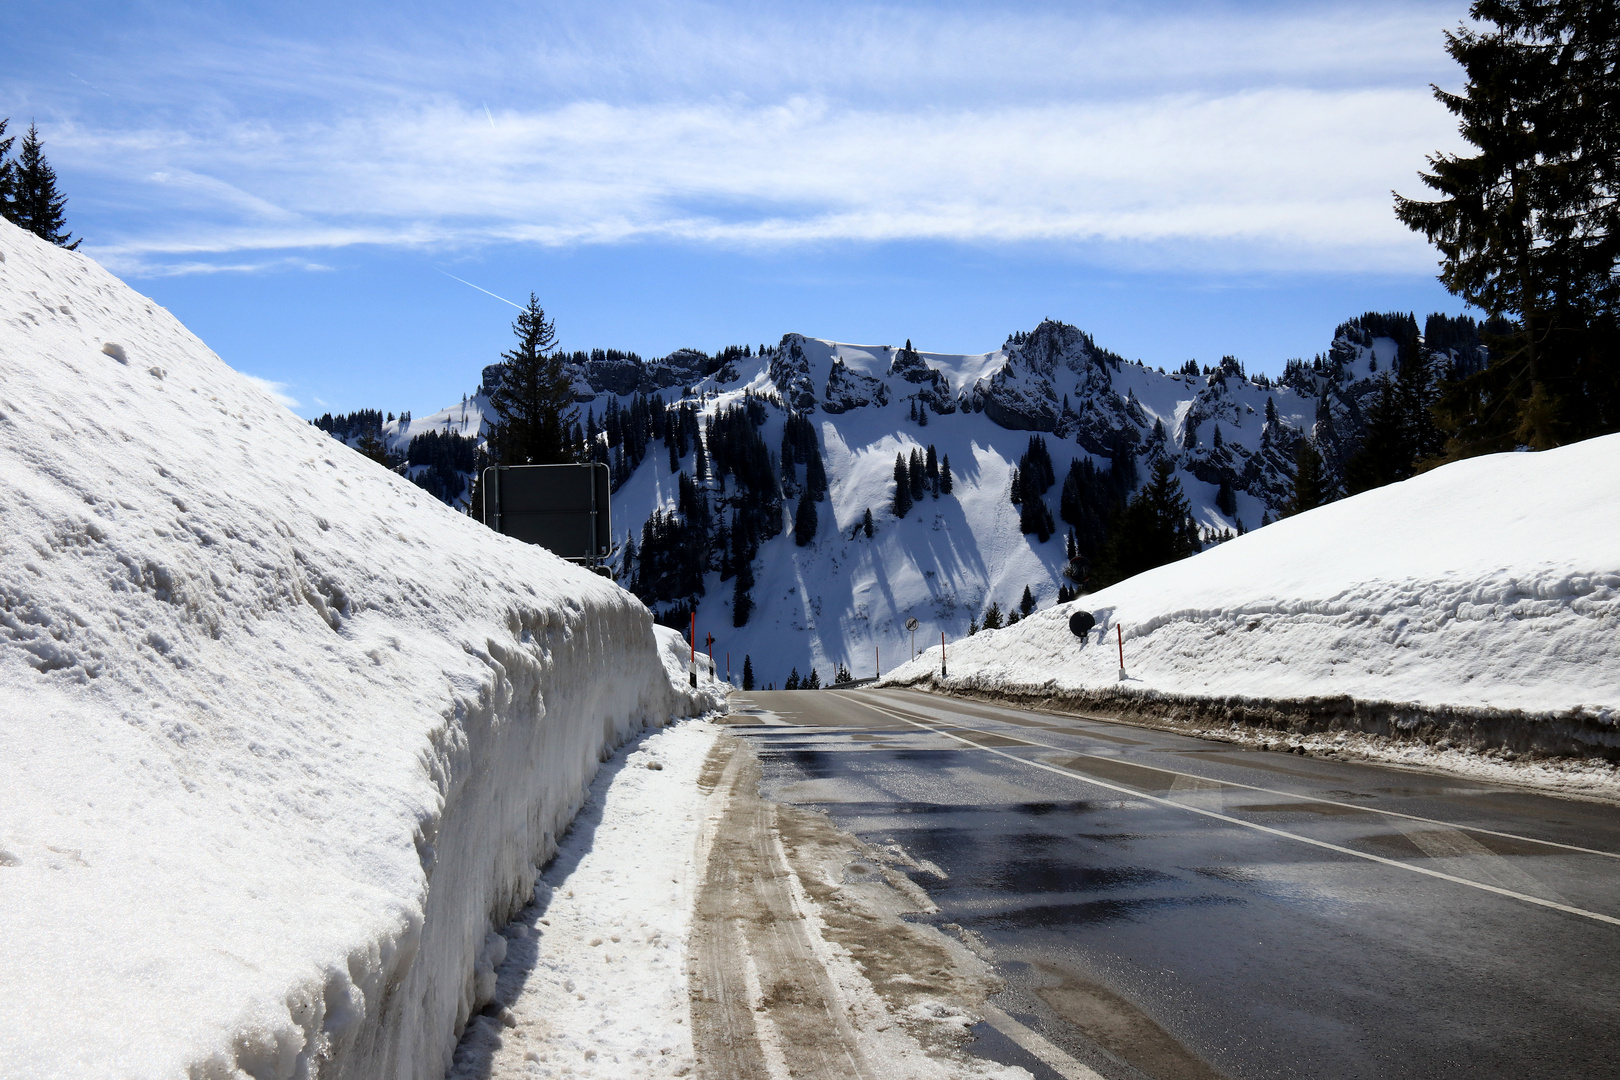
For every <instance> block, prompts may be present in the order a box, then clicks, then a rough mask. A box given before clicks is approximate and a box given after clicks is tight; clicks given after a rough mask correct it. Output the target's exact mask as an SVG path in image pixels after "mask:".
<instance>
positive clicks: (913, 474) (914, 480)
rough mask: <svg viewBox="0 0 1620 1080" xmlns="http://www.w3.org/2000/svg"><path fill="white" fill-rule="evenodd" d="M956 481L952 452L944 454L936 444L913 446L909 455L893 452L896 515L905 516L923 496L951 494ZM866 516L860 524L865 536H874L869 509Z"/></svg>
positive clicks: (936, 496)
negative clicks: (952, 465)
mask: <svg viewBox="0 0 1620 1080" xmlns="http://www.w3.org/2000/svg"><path fill="white" fill-rule="evenodd" d="M955 483H956V482H955V480H954V479H953V478H952V476H951V455H949V454H945V455H941V454H940V453H939V451H938V450H936V449H935V448H934V444H933V443H929V444H928V446H927V448H926V449H921V448H917V447H913V448H912V451H911V454H910V455H909V456H908V455H907V454H906V453H905V451H903V450H902V451H900V452H899V453H897V454H895V455H894V502H893V504H892V509H893V510H894V516H895V517H896V518H904V517H905V516H906V515H907V514H909V513H911V508H912V507H913V506H915V505H916V504H917V503H919V502H922V500H923V499H926V498H930V497H931V498H935V499H937V498H939V497H940V496H941V495H949V494H950V493H951V489H952V488H953V487H954V486H955ZM867 515H868V519H867V520H863V521H862V523H861V526H862V529H863V530H864V531H865V532H866V535H867V536H871V535H872V533H871V530H870V528H868V526H869V525H870V520H869V519H870V515H871V511H870V510H868V511H867Z"/></svg>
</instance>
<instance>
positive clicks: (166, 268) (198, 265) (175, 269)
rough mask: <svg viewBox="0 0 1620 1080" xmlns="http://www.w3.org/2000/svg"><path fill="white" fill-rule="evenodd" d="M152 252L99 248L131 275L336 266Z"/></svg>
mask: <svg viewBox="0 0 1620 1080" xmlns="http://www.w3.org/2000/svg"><path fill="white" fill-rule="evenodd" d="M250 249H251V248H250ZM222 250H243V249H241V248H235V249H222ZM151 253H152V250H151V249H146V250H144V251H143V250H142V249H139V248H111V247H109V248H105V249H98V250H97V251H96V254H97V256H98V257H99V258H100V259H101V261H102V262H103V263H105V264H106V266H107V268H108V269H110V270H112V271H113V272H114V273H117V274H120V275H122V276H124V277H128V278H166V277H193V276H196V275H199V274H271V273H284V272H286V271H289V270H291V271H302V272H305V273H328V272H330V271H331V270H332V267H330V266H327V265H326V264H324V263H318V262H315V261H313V260H311V259H305V258H299V257H297V256H288V257H286V258H280V259H264V260H261V261H259V262H206V261H202V260H196V259H194V260H191V261H188V262H165V261H154V260H152V259H150V258H146V257H143V256H144V255H149V254H151Z"/></svg>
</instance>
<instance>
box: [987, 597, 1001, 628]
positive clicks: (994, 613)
mask: <svg viewBox="0 0 1620 1080" xmlns="http://www.w3.org/2000/svg"><path fill="white" fill-rule="evenodd" d="M1002 625H1003V620H1002V617H1001V605H1000V604H998V603H996V602H995V601H994V600H992V601H990V606H989V607H987V608H985V609H984V628H985V629H986V630H1000V629H1001V627H1002Z"/></svg>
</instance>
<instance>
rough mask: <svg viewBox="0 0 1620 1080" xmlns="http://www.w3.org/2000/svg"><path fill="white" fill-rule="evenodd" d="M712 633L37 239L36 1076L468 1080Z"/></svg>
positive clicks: (22, 726)
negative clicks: (291, 405)
mask: <svg viewBox="0 0 1620 1080" xmlns="http://www.w3.org/2000/svg"><path fill="white" fill-rule="evenodd" d="M664 636H671V635H669V634H667V633H665V634H664ZM675 645H676V643H674V642H670V641H663V642H660V632H659V631H655V628H654V627H653V625H652V623H651V621H650V618H649V615H648V613H647V611H646V609H645V608H643V607H642V606H641V605H640V604H639V603H637V602H636V601H635V599H634V598H633V597H631V596H629V595H628V594H627V593H625V592H623V591H622V590H620V589H619V588H617V587H616V586H614V585H612V584H610V583H609V582H607V581H605V580H603V579H601V578H598V577H595V576H593V575H591V574H588V573H585V572H583V571H580V570H577V569H574V568H572V567H570V566H568V565H567V564H565V563H563V562H561V561H560V560H558V559H556V558H554V557H553V556H551V555H549V554H548V553H546V552H543V551H540V550H539V549H536V548H532V547H528V546H526V545H522V544H519V543H516V542H513V541H510V540H507V539H504V538H502V537H498V536H496V535H494V534H492V533H490V532H489V531H488V530H486V529H484V528H483V527H482V526H481V525H479V524H477V523H475V522H473V521H471V520H469V519H467V518H465V517H462V516H459V515H457V514H455V513H454V512H452V511H450V510H449V509H447V508H446V507H444V506H442V505H440V504H439V503H438V502H437V501H436V500H434V499H433V498H432V497H431V496H430V495H428V494H426V493H425V492H423V491H421V490H419V489H418V488H416V487H414V486H412V485H411V484H409V483H407V482H405V481H404V480H402V479H401V478H399V477H397V476H395V475H393V474H391V473H389V472H388V471H386V470H385V469H383V468H382V467H380V466H378V465H376V464H373V463H372V462H370V461H368V460H366V459H364V458H362V457H361V456H360V455H358V454H356V453H355V452H354V451H352V450H349V449H346V448H345V447H343V446H341V445H340V444H338V443H337V442H335V441H334V440H332V439H330V438H329V437H327V436H326V435H324V434H323V433H321V432H320V431H317V430H315V429H314V428H312V427H310V426H309V425H307V424H305V423H303V422H302V421H300V420H298V419H297V418H296V417H294V416H293V415H292V414H290V413H289V412H287V411H286V410H285V409H283V408H281V407H280V406H279V405H278V404H277V403H276V402H275V401H274V400H272V399H271V397H270V395H269V394H268V393H266V392H265V391H264V390H263V389H262V388H261V387H260V386H259V385H257V384H256V383H255V382H254V381H253V380H251V379H249V378H246V377H244V376H242V375H239V374H237V373H235V372H233V371H231V370H230V369H229V368H227V367H226V366H225V365H224V364H223V363H222V362H221V361H220V360H219V359H218V358H217V357H215V356H214V355H213V354H212V353H210V352H209V351H208V349H207V348H206V347H205V346H204V345H203V344H202V343H201V342H200V341H198V340H197V339H196V338H195V337H193V336H192V335H191V334H190V333H188V332H187V331H186V329H185V328H184V327H183V326H181V325H180V324H179V323H178V322H177V321H176V320H175V319H174V318H173V317H172V316H170V315H169V314H168V313H167V312H166V311H163V310H162V309H160V308H158V307H156V306H154V305H153V304H152V303H151V302H149V301H148V300H146V299H145V298H143V297H141V296H139V295H137V294H136V293H134V292H133V291H131V290H130V289H128V288H127V287H125V286H124V285H123V284H122V283H121V282H119V281H118V280H117V279H115V278H113V277H112V276H111V275H109V274H108V273H106V272H105V271H104V270H102V269H101V268H100V267H99V266H97V265H96V264H95V263H93V262H91V261H90V260H89V259H87V258H85V257H84V256H82V255H77V254H74V253H71V252H67V251H63V250H60V249H58V248H55V247H53V246H51V245H48V244H45V243H42V242H40V241H39V240H37V239H35V238H34V237H32V236H30V235H28V234H26V233H23V232H21V231H20V230H18V229H16V228H14V227H12V226H10V225H8V224H3V223H0V942H3V943H4V945H3V947H0V1061H3V1062H4V1063H5V1065H4V1068H3V1070H0V1071H4V1073H5V1075H6V1076H7V1077H10V1078H20V1077H59V1076H65V1075H73V1076H79V1077H97V1076H107V1077H111V1076H118V1077H159V1076H162V1077H171V1076H182V1075H190V1076H192V1077H242V1076H253V1077H256V1078H268V1077H304V1076H313V1075H316V1074H317V1073H318V1074H319V1075H321V1076H354V1077H359V1076H365V1077H377V1076H388V1077H400V1078H411V1077H437V1076H440V1075H442V1074H443V1071H444V1069H445V1067H446V1065H447V1064H448V1062H449V1060H450V1054H451V1052H452V1050H453V1048H454V1045H455V1037H456V1032H457V1030H458V1029H459V1028H460V1027H461V1026H462V1024H463V1023H464V1022H465V1020H466V1018H467V1017H468V1015H469V1014H470V1013H471V1012H472V1011H474V1010H476V1009H477V1008H478V1007H480V1006H481V1004H482V1000H481V998H483V997H484V996H487V994H488V993H489V992H490V990H491V989H492V987H493V982H494V979H493V967H494V965H495V964H496V963H498V961H499V959H500V957H499V956H498V955H495V954H496V953H498V952H500V944H501V942H502V940H503V939H501V938H500V937H499V936H498V935H492V934H491V931H492V929H493V928H494V927H496V926H498V925H500V924H501V923H503V922H504V921H505V920H506V919H507V918H508V917H509V916H510V915H511V914H512V913H514V912H516V911H517V910H518V909H519V908H521V907H522V906H523V904H524V903H525V902H527V900H528V899H529V897H530V895H531V892H532V889H533V882H534V874H535V866H536V864H537V863H541V862H543V861H544V860H545V859H546V858H547V857H548V856H549V855H550V853H551V852H552V851H553V850H555V845H556V837H557V835H558V834H559V833H560V832H561V831H562V830H563V829H564V828H565V827H566V825H567V823H568V821H569V820H570V818H571V817H572V814H573V812H574V810H575V809H576V808H577V807H578V806H579V804H580V802H581V799H582V797H583V793H584V791H585V788H586V785H587V784H588V782H589V780H590V778H591V777H592V775H593V774H594V773H595V771H596V768H597V765H598V763H599V761H600V760H601V758H602V756H603V755H604V754H605V753H606V752H607V750H608V749H609V748H610V747H612V746H614V745H616V744H617V743H619V742H621V741H622V740H624V739H625V738H627V737H628V736H629V734H630V733H631V732H632V731H634V730H638V729H640V728H641V727H643V726H644V725H645V724H647V723H654V724H656V723H662V722H664V721H667V720H668V719H670V718H672V717H676V716H680V715H688V714H693V713H696V712H700V711H704V710H707V709H710V708H713V707H715V706H716V705H717V704H718V702H719V700H720V698H719V695H718V693H717V692H716V690H715V687H714V684H713V683H712V681H709V682H707V683H706V684H705V686H706V689H705V690H703V691H702V692H696V691H689V690H688V689H687V687H686V685H685V678H684V673H683V672H681V673H677V674H680V675H681V677H680V678H679V679H678V680H677V679H676V678H672V673H674V672H672V669H673V668H674V666H675V665H673V663H671V665H670V666H669V667H666V655H665V654H670V655H673V653H674V651H675Z"/></svg>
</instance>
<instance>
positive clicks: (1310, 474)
mask: <svg viewBox="0 0 1620 1080" xmlns="http://www.w3.org/2000/svg"><path fill="white" fill-rule="evenodd" d="M1332 500H1333V491H1332V488H1331V486H1330V485H1329V483H1328V479H1327V474H1326V470H1325V469H1324V468H1323V464H1322V455H1321V454H1319V453H1317V450H1316V444H1315V443H1313V442H1312V441H1311V440H1310V439H1301V440H1299V450H1298V452H1297V453H1296V454H1295V455H1294V494H1293V497H1292V498H1291V499H1289V501H1288V505H1287V506H1286V507H1285V508H1284V509H1283V516H1284V517H1289V516H1292V515H1294V514H1299V513H1303V512H1304V511H1306V510H1314V509H1316V508H1317V507H1318V506H1321V505H1322V504H1323V503H1327V502H1331V501H1332Z"/></svg>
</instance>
